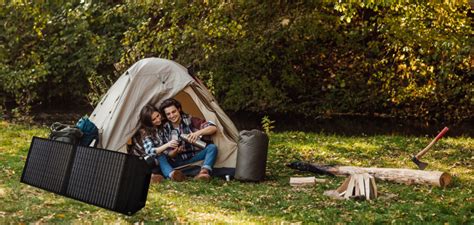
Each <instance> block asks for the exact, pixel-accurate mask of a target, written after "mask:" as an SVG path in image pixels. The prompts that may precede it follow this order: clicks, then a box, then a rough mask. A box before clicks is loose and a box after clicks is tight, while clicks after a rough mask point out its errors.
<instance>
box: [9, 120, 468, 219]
mask: <svg viewBox="0 0 474 225" xmlns="http://www.w3.org/2000/svg"><path fill="white" fill-rule="evenodd" d="M448 134H449V133H448ZM47 135H48V129H47V128H45V127H36V126H25V125H18V124H12V123H9V122H6V121H1V120H0V161H1V164H0V169H1V172H0V224H4V223H34V222H44V223H55V222H64V223H71V222H74V223H83V222H89V223H92V222H93V223H104V222H106V223H110V222H113V223H116V222H119V223H135V222H142V221H148V222H185V223H201V222H213V223H263V222H265V223H282V222H283V223H286V222H288V223H294V222H305V223H306V222H316V223H356V224H360V223H430V224H431V223H438V224H444V223H446V222H447V223H450V224H473V223H474V194H473V192H474V167H473V163H474V139H473V138H472V137H446V138H443V139H441V140H440V141H439V142H438V143H437V144H436V145H435V146H434V147H433V149H432V150H431V151H430V152H429V153H428V154H427V155H426V156H425V158H424V159H423V160H424V161H427V162H429V164H430V165H429V167H428V168H427V170H440V171H445V172H449V173H450V174H451V175H452V176H453V183H452V184H451V185H450V186H449V187H447V188H439V187H431V186H424V185H411V186H409V185H402V184H395V183H388V182H382V181H377V187H378V189H379V194H380V196H379V198H378V199H376V200H374V201H363V202H357V201H341V200H333V199H330V198H329V197H326V196H324V195H323V192H324V191H325V190H330V189H335V188H337V187H338V186H339V185H340V184H341V182H342V181H343V178H332V177H326V176H319V178H324V179H327V181H328V182H327V183H324V184H316V185H315V186H309V187H300V188H294V187H291V186H290V185H289V184H288V182H289V177H291V176H314V174H310V173H304V172H299V171H295V170H292V169H290V168H287V167H285V164H286V163H289V162H292V161H295V160H304V161H310V162H317V163H331V164H339V165H353V166H365V167H394V168H412V169H415V165H414V164H413V163H412V162H411V161H410V160H409V157H410V155H411V154H413V153H415V152H417V151H419V150H421V149H422V148H423V147H424V146H426V145H427V144H428V143H429V142H430V141H431V138H432V137H431V136H430V137H413V136H409V137H404V136H351V137H347V136H336V135H328V134H325V133H303V132H281V133H273V134H271V135H270V148H269V155H268V163H267V177H266V180H265V181H264V182H260V183H243V182H239V181H230V182H226V181H224V180H221V179H213V180H212V181H211V183H210V184H204V183H199V182H194V181H187V182H184V183H173V182H169V181H165V182H163V183H161V184H157V185H153V186H151V188H150V190H149V194H148V201H147V205H146V206H145V208H143V209H142V210H141V211H139V212H137V213H136V214H135V215H133V216H125V215H121V214H118V213H115V212H111V211H108V210H105V209H101V208H98V207H95V206H91V205H87V204H84V203H82V202H79V201H76V200H72V199H69V198H65V197H62V196H59V195H55V194H52V193H49V192H46V191H43V190H41V189H38V188H34V187H31V186H28V185H25V184H23V183H20V182H19V180H20V176H21V173H22V169H23V166H24V162H25V159H26V155H27V152H28V148H29V143H30V141H31V138H32V137H33V136H40V137H47ZM433 135H435V134H433Z"/></svg>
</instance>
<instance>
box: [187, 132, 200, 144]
mask: <svg viewBox="0 0 474 225" xmlns="http://www.w3.org/2000/svg"><path fill="white" fill-rule="evenodd" d="M199 136H200V135H199V134H198V133H197V132H195V133H190V134H189V136H188V139H189V142H190V143H191V144H194V143H196V141H197V140H198V139H199V138H200V137H199Z"/></svg>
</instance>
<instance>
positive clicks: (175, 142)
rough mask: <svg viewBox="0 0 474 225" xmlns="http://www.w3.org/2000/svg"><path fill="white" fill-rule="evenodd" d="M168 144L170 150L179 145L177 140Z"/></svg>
mask: <svg viewBox="0 0 474 225" xmlns="http://www.w3.org/2000/svg"><path fill="white" fill-rule="evenodd" d="M166 144H167V145H168V148H177V147H178V145H179V143H178V141H177V140H171V141H169V142H168V143H166Z"/></svg>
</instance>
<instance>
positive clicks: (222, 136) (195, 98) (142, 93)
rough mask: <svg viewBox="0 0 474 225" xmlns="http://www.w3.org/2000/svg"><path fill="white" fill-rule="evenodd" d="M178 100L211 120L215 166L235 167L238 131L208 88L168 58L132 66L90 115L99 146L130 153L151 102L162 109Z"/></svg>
mask: <svg viewBox="0 0 474 225" xmlns="http://www.w3.org/2000/svg"><path fill="white" fill-rule="evenodd" d="M172 97H175V98H176V99H177V100H178V101H180V102H181V104H182V107H183V111H184V112H187V113H189V114H190V115H193V116H198V117H201V118H204V119H205V120H212V121H213V122H215V123H216V125H217V128H218V133H217V134H216V135H213V142H214V143H215V144H216V145H217V147H218V149H219V153H218V157H217V160H216V164H215V167H216V168H219V167H229V168H235V165H236V160H237V149H238V147H237V142H238V131H237V128H236V127H235V125H234V124H233V123H232V121H231V120H230V119H229V117H228V116H227V115H226V114H225V113H224V111H223V110H222V109H221V108H220V107H219V105H218V103H217V102H216V100H215V99H214V97H213V96H212V95H211V94H210V92H209V91H208V90H207V89H206V87H205V86H204V85H203V84H202V83H201V82H200V81H198V80H195V79H194V78H193V77H191V76H190V75H189V74H188V72H187V69H186V68H185V67H183V66H181V65H180V64H178V63H176V62H174V61H171V60H166V59H160V58H146V59H142V60H140V61H138V62H136V63H135V64H134V65H132V66H131V67H130V68H129V69H128V70H127V71H126V72H125V73H124V74H122V76H121V77H119V79H118V80H117V81H116V82H115V83H114V84H113V85H112V87H111V88H110V89H109V90H108V91H107V93H106V94H105V95H104V97H103V98H102V99H101V101H100V102H99V104H98V105H97V106H96V108H95V109H94V111H93V112H92V114H91V116H90V120H91V121H92V122H94V124H95V125H96V126H97V127H98V128H99V133H100V134H99V135H100V138H99V139H100V142H99V145H98V147H100V148H105V149H109V150H113V151H120V152H124V153H126V152H127V150H126V149H127V147H126V146H127V141H128V140H129V139H130V138H131V137H132V136H133V135H134V134H135V132H136V130H137V129H138V124H139V121H138V120H139V114H140V111H141V109H142V108H143V106H145V105H146V104H148V103H150V104H153V105H155V106H157V107H158V106H159V105H160V104H161V102H162V101H163V100H165V99H167V98H172Z"/></svg>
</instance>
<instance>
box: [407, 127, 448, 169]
mask: <svg viewBox="0 0 474 225" xmlns="http://www.w3.org/2000/svg"><path fill="white" fill-rule="evenodd" d="M448 130H449V129H448V127H444V129H443V130H442V131H441V132H439V134H438V135H437V136H436V137H435V138H434V139H433V140H432V141H431V143H430V144H429V145H428V146H426V147H425V148H424V149H423V150H421V151H420V152H418V154H416V155H414V156H413V157H412V158H411V161H413V162H414V163H415V164H416V165H417V166H418V168H419V169H420V170H424V169H425V168H426V166H428V163H425V162H422V161H420V159H421V157H423V156H424V155H425V154H426V152H428V150H430V148H431V147H432V146H433V145H434V144H435V143H436V142H438V140H439V139H441V138H442V137H443V135H444V134H445V133H446V132H448Z"/></svg>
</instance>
